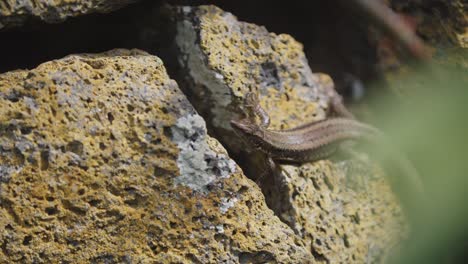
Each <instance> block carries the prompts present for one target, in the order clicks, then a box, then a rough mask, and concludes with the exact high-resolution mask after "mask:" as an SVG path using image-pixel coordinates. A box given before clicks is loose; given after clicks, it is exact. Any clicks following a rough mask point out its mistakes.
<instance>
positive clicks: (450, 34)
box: [389, 0, 468, 48]
mask: <svg viewBox="0 0 468 264" xmlns="http://www.w3.org/2000/svg"><path fill="white" fill-rule="evenodd" d="M389 2H390V4H391V6H392V7H393V8H394V9H395V10H396V11H397V12H401V13H403V14H407V15H409V16H411V17H412V18H413V19H414V20H415V22H416V23H417V24H418V26H417V32H418V33H419V34H420V35H421V36H423V37H424V39H426V40H427V41H428V42H430V43H431V44H433V45H435V46H440V45H456V46H459V47H463V48H468V4H467V3H466V1H463V0H450V1H446V0H434V1H427V2H425V1H415V0H411V1H400V0H390V1H389Z"/></svg>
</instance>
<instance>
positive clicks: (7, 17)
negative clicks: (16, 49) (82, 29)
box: [0, 0, 137, 29]
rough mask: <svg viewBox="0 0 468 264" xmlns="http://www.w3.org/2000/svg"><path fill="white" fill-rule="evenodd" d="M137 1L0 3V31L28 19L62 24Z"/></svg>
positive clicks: (10, 0) (25, 0)
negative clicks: (65, 21) (69, 19)
mask: <svg viewBox="0 0 468 264" xmlns="http://www.w3.org/2000/svg"><path fill="white" fill-rule="evenodd" d="M136 1H137V0H119V1H108V0H93V1H83V0H56V1H44V0H21V1H20V0H5V1H1V2H0V29H2V28H4V27H13V26H18V25H21V24H23V23H24V22H26V21H27V20H28V19H32V18H35V19H40V20H42V21H44V22H47V23H57V22H62V21H64V20H65V19H67V18H68V17H76V16H80V15H84V14H91V13H96V12H97V13H107V12H110V11H113V10H115V9H118V8H121V7H122V6H125V5H127V4H129V3H132V2H136Z"/></svg>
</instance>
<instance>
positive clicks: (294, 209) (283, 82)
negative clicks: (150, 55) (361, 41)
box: [173, 6, 407, 263]
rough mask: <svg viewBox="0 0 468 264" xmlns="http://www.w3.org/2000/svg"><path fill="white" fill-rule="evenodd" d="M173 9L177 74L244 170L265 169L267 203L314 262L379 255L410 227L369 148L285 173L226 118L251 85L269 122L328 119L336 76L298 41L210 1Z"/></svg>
mask: <svg viewBox="0 0 468 264" xmlns="http://www.w3.org/2000/svg"><path fill="white" fill-rule="evenodd" d="M173 12H175V13H176V14H177V17H178V19H177V25H176V27H177V37H176V45H177V48H178V50H179V52H180V56H179V61H180V66H181V69H180V72H179V74H180V75H179V76H180V80H182V79H183V80H185V81H184V82H180V84H181V87H182V89H184V90H185V91H186V94H188V96H189V98H190V99H191V102H192V103H193V104H194V105H195V107H196V108H197V110H198V111H199V112H200V113H201V114H202V115H203V116H204V117H205V119H206V120H209V122H208V124H209V125H210V129H211V131H213V134H214V135H216V137H217V138H218V139H219V140H221V142H222V143H223V144H224V145H225V146H227V148H228V149H229V151H230V153H233V154H234V155H235V156H236V157H237V158H238V160H239V161H240V162H242V165H243V166H244V168H245V171H246V173H247V174H248V175H249V176H250V177H251V178H260V179H259V180H258V181H259V182H261V183H262V189H263V191H264V194H265V195H266V198H267V203H268V204H269V206H270V207H271V208H272V209H273V210H274V211H275V213H276V214H277V215H278V216H279V217H280V218H281V219H282V221H284V222H285V223H287V224H288V225H289V226H290V227H291V228H292V229H293V230H294V231H295V233H296V234H297V235H298V236H300V237H302V238H303V239H305V241H306V243H307V245H308V246H309V249H310V252H311V253H312V254H313V255H314V257H315V260H316V261H317V262H322V263H364V262H366V263H367V262H380V261H383V259H384V258H385V256H386V255H387V254H389V252H391V251H392V249H393V248H394V246H395V244H397V243H398V242H399V241H400V239H402V237H404V236H405V233H406V228H407V227H406V224H405V222H404V219H405V217H404V216H403V214H402V212H401V208H400V205H399V203H398V201H397V199H396V197H395V195H394V194H393V193H392V191H391V189H390V187H389V184H388V182H387V181H386V179H385V178H384V177H383V173H382V172H381V171H379V170H374V166H373V165H372V162H369V161H365V160H366V159H365V155H364V158H363V159H364V161H360V162H358V161H344V162H341V163H332V162H331V161H327V160H324V161H319V162H315V163H311V164H304V165H302V166H292V165H290V166H282V171H283V173H282V174H281V175H276V176H275V175H268V169H267V168H266V166H265V164H264V161H263V160H262V156H261V155H260V154H259V153H257V152H254V151H253V150H251V149H249V146H246V145H245V144H243V142H242V140H241V139H239V138H238V137H237V136H236V135H235V134H234V133H233V131H232V129H231V128H230V125H229V121H230V120H231V119H238V118H241V117H243V115H242V112H243V110H244V109H243V105H242V104H243V96H244V95H245V94H246V93H247V92H249V91H253V92H256V93H257V94H258V95H259V97H260V103H261V105H262V106H263V107H264V108H265V109H266V111H267V112H268V113H269V114H270V117H271V119H272V120H271V125H270V128H272V129H287V128H292V127H294V126H297V125H300V124H303V123H305V122H312V121H315V120H320V119H323V118H325V117H326V115H327V111H328V103H329V95H330V93H331V92H332V89H333V81H332V80H331V78H330V77H329V76H328V75H325V74H314V73H312V71H311V70H310V68H309V66H308V64H307V60H306V58H305V55H304V53H303V51H302V46H301V44H300V43H298V42H297V41H295V40H294V39H293V38H292V37H290V36H289V35H285V34H279V35H278V34H274V33H270V32H268V31H267V30H266V29H265V28H264V27H260V26H256V25H253V24H249V23H244V22H240V21H238V20H237V19H236V17H234V16H233V15H232V14H230V13H227V12H224V11H223V10H221V9H219V8H216V7H213V6H201V7H194V8H192V7H180V8H179V7H176V8H173ZM353 168H360V169H359V170H357V171H356V170H355V169H353ZM350 183H352V184H350Z"/></svg>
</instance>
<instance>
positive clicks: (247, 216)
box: [0, 50, 313, 263]
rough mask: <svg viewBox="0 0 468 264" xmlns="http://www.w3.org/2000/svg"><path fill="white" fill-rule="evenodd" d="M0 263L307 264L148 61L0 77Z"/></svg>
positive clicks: (62, 64)
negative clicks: (273, 263) (271, 263)
mask: <svg viewBox="0 0 468 264" xmlns="http://www.w3.org/2000/svg"><path fill="white" fill-rule="evenodd" d="M0 106H1V107H0V249H1V251H0V262H1V263H84V262H85V263H169V262H170V263H265V262H279V263H307V262H308V261H310V260H313V256H312V255H311V254H310V252H308V250H307V249H305V247H304V243H303V242H302V240H301V239H300V238H298V237H297V236H296V235H295V234H294V232H293V231H292V230H291V229H290V228H289V227H288V226H287V225H286V224H284V223H282V222H281V221H280V220H279V219H278V218H277V217H276V216H274V215H273V212H272V211H271V210H269V209H268V208H267V207H266V205H265V203H264V200H263V196H262V194H261V193H260V190H259V189H258V188H257V187H256V185H255V184H253V182H252V181H250V180H248V179H247V178H246V177H245V176H243V174H242V172H241V170H240V169H239V168H238V167H237V166H236V165H235V163H234V162H233V161H232V160H231V159H229V157H228V156H227V154H226V152H225V150H224V149H223V148H222V147H221V146H220V144H219V143H218V142H217V141H216V140H214V139H212V138H210V137H208V136H207V134H206V128H205V124H204V121H203V119H201V117H200V116H198V115H197V114H196V112H195V111H194V110H193V108H192V107H191V105H190V104H189V103H188V101H187V100H186V98H185V96H184V95H183V94H182V93H181V92H180V91H179V90H178V88H177V84H176V83H175V82H174V81H172V80H170V79H169V78H168V76H167V74H166V71H165V69H164V66H163V64H162V62H161V60H160V59H158V58H157V57H155V56H151V55H148V54H146V53H144V52H141V51H138V50H132V51H128V50H114V51H110V52H107V53H102V54H96V55H90V54H82V55H73V56H68V57H66V58H63V59H60V60H55V61H51V62H47V63H44V64H41V65H40V66H38V67H37V68H36V69H33V70H30V71H27V70H21V71H14V72H9V73H5V74H2V75H0Z"/></svg>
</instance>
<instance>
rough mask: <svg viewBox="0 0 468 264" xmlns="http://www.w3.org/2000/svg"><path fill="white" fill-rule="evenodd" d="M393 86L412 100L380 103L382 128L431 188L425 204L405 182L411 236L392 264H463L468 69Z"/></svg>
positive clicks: (445, 67)
mask: <svg viewBox="0 0 468 264" xmlns="http://www.w3.org/2000/svg"><path fill="white" fill-rule="evenodd" d="M465 54H466V53H465ZM457 56H459V54H457ZM462 61H463V58H462ZM389 85H390V86H392V87H394V88H398V89H399V90H402V91H405V94H406V95H405V97H404V98H402V99H403V103H401V104H395V101H393V100H390V99H388V97H386V96H381V98H376V100H375V101H374V102H373V103H374V104H375V105H377V106H378V107H377V108H378V110H377V114H376V116H377V117H378V118H379V121H378V122H377V123H378V124H377V126H379V127H381V128H383V130H384V131H385V132H386V134H388V135H389V136H390V138H392V140H393V141H392V142H394V143H395V144H396V145H397V146H399V148H400V149H401V150H402V151H403V152H405V153H407V154H408V155H409V157H410V158H411V161H412V163H413V164H414V166H415V167H416V168H417V170H418V171H419V173H420V175H421V178H422V180H423V183H424V189H425V193H424V197H423V199H419V197H417V196H416V195H415V194H412V193H411V190H412V189H411V188H408V186H404V184H405V181H399V183H400V185H399V186H397V190H396V191H397V193H400V194H401V196H400V198H401V199H402V202H403V204H404V205H406V210H407V215H408V217H409V222H410V225H411V233H410V237H409V239H408V240H407V241H405V242H404V244H403V245H401V248H400V252H398V254H397V252H395V254H394V256H393V259H392V263H462V260H463V257H464V256H465V257H468V252H466V251H465V250H467V249H468V248H467V246H468V243H467V242H468V194H467V191H468V175H467V174H468V68H467V67H466V66H464V65H462V64H461V63H459V64H458V65H457V64H454V63H444V64H440V63H439V64H433V65H425V66H419V67H417V68H416V70H414V71H412V73H411V74H405V76H404V77H403V78H400V79H394V80H392V81H391V82H390V83H389ZM376 147H378V146H376ZM378 151H380V152H384V151H385V149H383V150H382V149H380V150H378ZM392 173H394V171H391V172H390V173H389V175H391V176H395V175H392ZM403 176H404V175H403Z"/></svg>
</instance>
